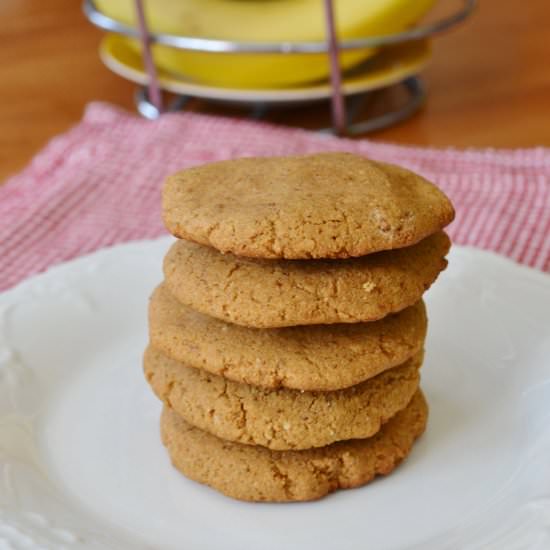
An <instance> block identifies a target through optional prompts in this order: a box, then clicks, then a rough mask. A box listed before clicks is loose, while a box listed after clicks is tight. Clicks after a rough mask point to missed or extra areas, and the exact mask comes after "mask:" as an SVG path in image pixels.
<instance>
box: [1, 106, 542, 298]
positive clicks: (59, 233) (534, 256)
mask: <svg viewBox="0 0 550 550" xmlns="http://www.w3.org/2000/svg"><path fill="white" fill-rule="evenodd" d="M315 151H351V152H355V153H359V154H363V155H367V156H369V157H372V158H374V159H380V160H384V161H389V162H394V163H398V164H401V165H404V166H406V167H408V168H411V169H413V170H415V171H417V172H419V173H421V174H423V175H424V176H426V177H427V178H428V179H430V180H432V181H434V182H436V183H437V184H438V185H439V186H440V187H442V188H443V190H444V191H445V192H446V193H447V194H448V195H449V197H450V198H451V200H452V201H453V203H454V205H455V207H456V210H457V216H456V220H455V221H454V223H453V224H452V225H451V226H450V228H449V232H450V234H451V237H452V238H453V239H454V241H455V242H456V243H459V244H467V245H473V246H477V247H480V248H484V249H488V250H494V251H496V252H499V253H501V254H504V255H506V256H509V257H510V258H512V259H514V260H516V261H518V262H521V263H524V264H527V265H529V266H532V267H535V268H538V269H541V270H544V271H550V150H549V149H543V148H538V149H523V150H514V151H493V150H479V151H474V150H470V151H456V150H437V149H425V148H416V147H402V146H396V145H388V144H380V143H373V142H371V141H367V140H363V141H351V140H346V139H338V138H335V137H326V136H320V135H318V134H314V133H310V132H306V131H302V130H295V129H287V128H281V127H274V126H270V125H267V124H261V123H254V122H248V121H236V120H233V119H223V118H217V117H210V116H204V115H198V114H193V113H185V114H171V115H165V116H164V117H162V119H161V120H158V121H155V122H150V121H146V120H143V119H140V118H138V117H135V116H133V115H130V114H126V113H123V112H121V111H120V110H118V109H115V108H114V107H111V106H109V105H105V104H101V103H94V104H91V105H90V106H89V107H88V108H87V110H86V113H85V116H84V118H83V120H82V122H81V123H80V124H79V125H78V126H76V127H75V128H73V129H72V130H70V131H69V132H67V133H66V134H64V135H61V136H59V137H57V138H55V139H53V140H52V141H51V142H50V143H49V144H48V145H47V146H46V147H45V148H44V150H43V151H41V152H40V153H39V154H38V155H37V156H36V157H35V158H34V159H33V160H32V162H31V163H30V165H29V166H28V167H27V168H26V169H25V170H23V172H21V173H20V174H18V175H16V176H14V177H13V178H11V180H10V181H9V182H8V183H7V184H6V185H4V186H2V187H0V289H5V288H7V287H10V286H12V285H14V284H16V283H17V282H18V281H20V280H21V279H23V278H25V277H27V276H29V275H32V274H34V273H38V272H40V271H43V270H44V269H46V268H48V267H49V266H51V265H54V264H56V263H59V262H62V261H65V260H70V259H71V258H74V257H76V256H79V255H82V254H87V253H89V252H92V251H94V250H97V249H98V248H101V247H104V246H109V245H112V244H115V243H120V242H124V241H129V240H135V239H144V238H151V237H157V236H159V235H162V234H163V233H164V229H163V226H162V222H161V219H160V189H161V184H162V181H163V179H164V177H165V176H166V175H167V174H170V173H171V172H174V171H175V170H178V169H181V168H185V167H187V166H192V165H194V164H200V163H204V162H209V161H214V160H220V159H228V158H233V157H237V156H252V155H286V154H299V153H312V152H315Z"/></svg>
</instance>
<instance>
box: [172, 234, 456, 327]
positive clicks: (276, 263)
mask: <svg viewBox="0 0 550 550" xmlns="http://www.w3.org/2000/svg"><path fill="white" fill-rule="evenodd" d="M449 247H450V240H449V237H447V235H446V234H445V233H444V232H442V231H440V232H438V233H435V234H433V235H430V236H429V237H427V238H426V239H424V240H422V241H420V242H419V243H417V244H415V245H414V246H410V247H407V248H401V249H398V250H391V251H388V252H378V253H376V254H371V255H369V256H363V257H361V258H352V259H348V260H257V259H249V258H241V257H238V256H234V255H232V254H220V253H219V252H218V251H216V250H215V249H213V248H210V247H207V246H202V245H198V244H195V243H192V242H189V241H183V240H181V241H177V242H175V243H174V244H173V245H172V247H171V248H170V250H169V251H168V253H167V254H166V257H165V259H164V275H165V280H166V285H167V286H168V288H169V289H170V291H171V292H172V294H173V295H174V296H175V297H176V298H177V299H178V300H179V301H180V302H181V303H182V304H184V305H186V306H189V307H191V308H193V309H195V310H196V311H199V312H201V313H204V314H206V315H210V316H212V317H216V318H219V319H223V320H225V321H229V322H231V323H236V324H239V325H243V326H249V327H257V328H268V327H284V326H295V325H313V324H332V323H356V322H361V321H375V320H378V319H381V318H383V317H385V316H386V315H388V314H390V313H394V312H396V311H401V310H402V309H404V308H406V307H408V306H411V305H413V304H414V303H416V302H418V301H419V300H420V298H421V297H422V294H423V293H424V292H425V291H426V290H427V289H428V288H429V287H430V285H431V284H432V283H433V282H434V281H435V279H436V278H437V276H438V275H439V273H440V272H441V271H442V270H443V269H445V267H446V266H447V261H446V260H445V255H446V254H447V252H448V251H449Z"/></svg>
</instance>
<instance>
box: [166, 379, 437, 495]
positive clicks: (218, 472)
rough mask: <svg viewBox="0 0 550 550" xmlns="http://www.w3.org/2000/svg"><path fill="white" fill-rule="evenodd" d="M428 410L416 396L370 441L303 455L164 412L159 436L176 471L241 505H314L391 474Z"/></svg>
mask: <svg viewBox="0 0 550 550" xmlns="http://www.w3.org/2000/svg"><path fill="white" fill-rule="evenodd" d="M427 418H428V406H427V404H426V401H425V399H424V396H423V395H422V393H421V392H420V390H419V391H417V393H416V394H415V395H414V397H413V399H412V400H411V402H410V403H409V405H408V406H407V407H406V408H405V409H403V410H402V411H401V412H399V413H397V414H396V415H395V416H394V417H393V418H392V419H391V420H390V421H388V422H387V423H386V424H385V425H384V426H383V427H382V429H381V430H380V431H379V432H378V433H377V434H376V435H374V436H373V437H370V438H368V439H354V440H350V441H341V442H338V443H333V444H331V445H328V446H327V447H320V448H317V449H308V450H305V451H272V450H270V449H266V448H265V447H259V446H252V445H243V444H242V443H233V442H229V441H224V440H223V439H219V438H217V437H216V436H213V435H211V434H209V433H208V432H204V431H202V430H199V429H198V428H194V427H193V426H191V425H190V424H188V423H187V422H185V420H183V419H182V418H181V417H179V416H178V415H177V414H176V413H175V412H173V411H172V410H170V409H168V408H165V409H164V411H163V414H162V418H161V434H162V440H163V443H164V445H165V446H166V447H167V449H168V453H169V455H170V457H171V460H172V463H173V464H174V466H175V467H176V468H177V469H178V470H180V471H181V472H182V473H184V474H185V475H186V476H187V477H189V478H191V479H193V480H195V481H198V482H200V483H204V484H206V485H210V486H211V487H214V488H215V489H217V490H218V491H220V492H222V493H224V494H225V495H228V496H231V497H233V498H238V499H241V500H252V501H274V502H289V501H301V500H313V499H317V498H320V497H322V496H324V495H326V494H328V493H330V492H332V491H335V490H336V489H348V488H352V487H358V486H360V485H364V484H365V483H368V482H369V481H371V480H372V479H373V478H374V477H375V476H376V475H384V474H389V473H390V472H391V471H392V470H393V469H394V468H395V467H396V466H397V465H398V464H399V463H400V462H401V461H402V460H403V459H404V458H405V457H406V456H407V455H408V454H409V452H410V450H411V447H412V445H413V443H414V440H415V439H416V438H417V437H418V436H420V435H421V434H422V432H423V431H424V429H425V426H426V422H427Z"/></svg>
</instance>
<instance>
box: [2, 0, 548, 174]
mask: <svg viewBox="0 0 550 550" xmlns="http://www.w3.org/2000/svg"><path fill="white" fill-rule="evenodd" d="M0 20H1V21H2V26H1V29H0V46H1V47H0V74H1V77H2V81H1V84H0V128H1V130H2V131H1V133H0V180H4V178H5V177H7V176H8V175H10V174H11V173H13V172H15V171H16V170H18V169H20V168H21V167H22V166H24V164H25V163H27V162H28V160H29V159H30V158H31V156H32V155H33V154H34V153H35V152H36V151H37V149H38V148H40V147H41V146H43V145H44V143H45V142H46V141H47V140H48V139H49V138H51V137H53V136H54V135H55V134H58V133H60V132H63V131H64V130H66V129H67V128H68V127H70V126H71V125H73V124H75V123H76V122H77V121H78V120H79V118H80V117H81V115H82V110H83V108H84V106H85V104H86V103H87V102H89V101H92V100H103V101H110V102H111V103H114V104H116V105H120V106H122V107H125V108H127V109H130V110H132V109H133V93H134V86H133V84H131V83H128V82H126V81H124V80H122V79H121V78H119V77H117V76H116V75H114V74H112V73H110V72H109V71H108V70H107V69H106V68H105V67H103V65H102V64H101V62H100V61H99V58H98V55H97V48H98V44H99V40H100V38H101V33H100V32H99V31H98V30H96V29H95V28H93V27H92V26H91V25H90V24H89V23H88V22H87V21H86V20H85V19H84V16H83V15H82V13H81V8H80V2H79V1H78V0H48V1H47V2H45V1H37V0H2V1H1V2H0ZM549 35H550V2H548V0H528V1H524V2H518V1H517V0H481V2H480V7H479V9H478V10H477V13H476V14H475V15H474V17H473V18H472V19H471V20H470V21H468V22H467V23H466V24H465V25H463V26H462V27H460V28H459V29H458V30H456V31H454V32H451V33H449V34H447V35H445V36H442V37H440V38H439V39H437V40H436V41H435V43H434V56H433V61H432V62H431V64H430V66H429V67H428V68H427V70H426V71H425V77H426V82H427V84H428V86H429V98H428V102H427V105H426V107H425V108H424V109H423V110H422V111H421V112H419V113H418V114H417V115H416V116H414V117H413V118H412V119H409V120H408V121H406V122H404V123H402V124H400V125H398V126H395V127H393V128H390V129H387V130H384V131H380V132H377V133H375V134H371V135H370V136H369V137H371V138H372V139H377V140H384V141H393V142H397V143H410V144H420V145H434V146H448V145H453V146H457V147H526V146H533V145H550V39H549ZM203 107H204V106H203V105H202V104H201V103H200V102H198V101H196V102H195V103H194V105H193V108H195V109H201V108H203ZM218 112H224V113H225V114H234V113H233V112H230V111H224V109H221V110H220V109H218ZM271 119H272V120H273V121H275V122H278V123H284V124H297V125H304V126H315V125H316V124H322V123H323V120H325V119H326V109H324V108H323V107H322V106H320V107H315V108H307V109H293V110H292V111H289V112H286V113H275V114H274V115H273V116H272V117H271Z"/></svg>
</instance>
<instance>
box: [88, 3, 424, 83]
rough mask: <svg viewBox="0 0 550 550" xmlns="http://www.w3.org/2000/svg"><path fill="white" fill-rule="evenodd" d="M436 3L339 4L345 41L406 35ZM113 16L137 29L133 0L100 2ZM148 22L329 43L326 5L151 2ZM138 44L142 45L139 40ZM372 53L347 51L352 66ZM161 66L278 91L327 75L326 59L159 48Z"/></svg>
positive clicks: (216, 33) (231, 36) (162, 28)
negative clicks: (399, 34) (398, 33)
mask: <svg viewBox="0 0 550 550" xmlns="http://www.w3.org/2000/svg"><path fill="white" fill-rule="evenodd" d="M434 2H435V0H413V1H411V0H334V9H335V16H336V22H337V32H338V36H339V37H340V38H341V39H350V38H360V37H363V36H368V35H378V34H387V33H392V32H397V31H399V30H403V29H404V28H406V27H408V26H410V25H411V24H413V23H414V22H415V21H417V20H418V19H419V18H420V17H422V16H423V15H424V14H425V13H426V12H427V11H428V10H429V9H430V8H431V7H432V5H433V4H434ZM96 5H97V6H98V8H99V9H100V10H101V11H102V12H103V13H105V14H106V15H109V16H110V17H112V18H113V19H116V20H119V21H122V22H124V23H126V24H130V25H135V12H134V2H133V0H96ZM144 6H145V11H146V17H147V21H148V23H149V26H150V28H151V30H153V31H154V32H158V33H170V34H181V35H186V36H193V37H200V38H218V39H222V40H240V41H246V42H277V41H319V40H324V39H325V36H326V35H325V20H324V11H323V5H322V2H321V0H149V1H147V0H145V2H144ZM134 44H135V47H136V48H137V47H139V44H138V43H137V41H136V42H135V43H134ZM373 53H374V50H373V49H368V50H361V51H353V52H352V51H350V52H342V53H341V54H340V62H341V65H342V67H343V68H349V67H351V66H353V65H355V64H357V63H358V62H360V61H362V60H364V59H366V58H367V57H369V56H371V55H372V54H373ZM153 55H154V57H155V62H156V63H158V65H159V66H160V67H162V68H163V69H164V70H167V71H169V72H172V73H176V74H180V75H183V76H184V77H185V78H187V79H189V80H194V81H197V82H200V83H204V84H209V85H215V86H222V87H236V88H254V87H255V88H264V87H265V88H274V87H275V88H276V87H287V86H292V85H296V84H298V83H302V82H308V81H314V80H320V79H323V78H326V77H327V75H328V73H329V64H328V59H327V56H326V55H324V54H312V55H305V54H294V55H278V54H213V53H204V52H192V51H186V50H177V49H174V48H168V47H165V46H159V45H155V46H154V47H153Z"/></svg>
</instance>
